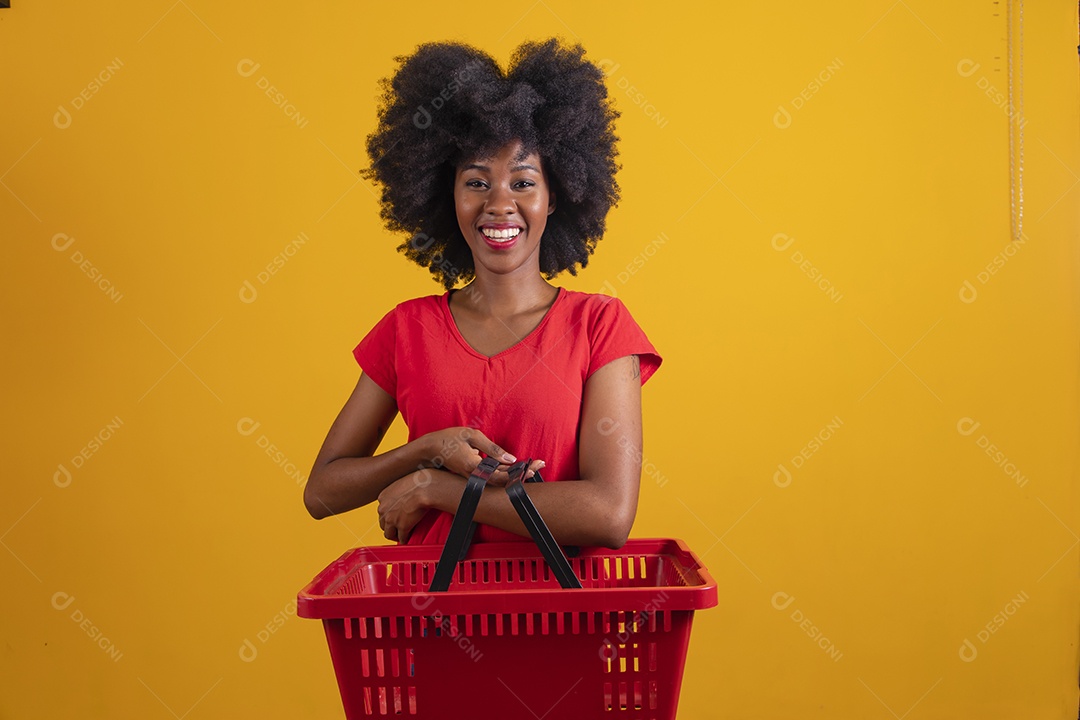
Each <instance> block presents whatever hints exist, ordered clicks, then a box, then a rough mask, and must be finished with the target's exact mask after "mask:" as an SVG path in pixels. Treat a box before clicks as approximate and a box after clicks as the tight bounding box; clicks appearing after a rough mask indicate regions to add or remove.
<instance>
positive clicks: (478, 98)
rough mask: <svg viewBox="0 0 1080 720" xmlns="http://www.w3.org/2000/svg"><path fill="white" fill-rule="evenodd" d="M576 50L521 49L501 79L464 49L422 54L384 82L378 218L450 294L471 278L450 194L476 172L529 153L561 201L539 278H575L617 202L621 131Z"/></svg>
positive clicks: (374, 137) (598, 79) (430, 46)
mask: <svg viewBox="0 0 1080 720" xmlns="http://www.w3.org/2000/svg"><path fill="white" fill-rule="evenodd" d="M584 54H585V50H584V48H582V47H581V46H580V45H574V46H566V45H563V44H561V43H560V41H559V40H558V39H555V38H552V39H549V40H546V41H544V42H525V43H523V44H522V45H520V46H519V47H518V48H517V49H516V50H515V51H514V53H513V56H512V58H511V61H510V65H509V69H508V71H507V72H505V73H504V72H503V71H502V70H501V69H500V68H499V65H498V63H496V62H495V60H493V59H492V58H491V56H490V55H488V54H486V53H484V52H482V51H480V50H478V49H476V48H474V47H470V46H468V45H465V44H461V43H456V42H447V43H426V44H423V45H420V46H419V47H418V48H417V49H416V51H415V52H414V53H413V54H412V55H409V56H401V57H397V58H395V60H396V61H397V62H398V63H400V67H399V68H398V70H397V72H396V73H395V74H394V75H393V76H392V77H390V78H387V79H384V80H383V81H382V82H381V89H382V97H381V106H380V109H379V124H378V127H377V128H376V130H375V131H374V132H373V133H372V134H371V135H369V136H368V138H367V151H368V155H369V157H370V158H371V166H370V167H369V168H366V169H364V170H362V171H361V174H362V176H363V177H365V178H368V179H370V180H374V181H375V182H376V183H377V184H378V185H380V186H381V193H382V194H381V211H380V216H381V217H382V219H383V220H384V221H385V223H386V227H387V228H388V229H389V230H391V231H392V232H403V233H405V234H407V235H408V236H409V238H408V240H406V241H405V242H403V243H402V244H401V245H400V246H399V247H398V250H399V251H400V252H402V253H404V254H405V256H406V257H407V258H409V259H410V260H412V261H413V262H416V263H417V264H419V265H420V266H422V267H426V268H428V269H429V270H430V272H431V274H432V275H433V276H434V277H435V279H436V280H437V281H439V282H440V283H442V285H443V286H445V287H446V288H447V289H450V288H452V287H453V286H454V285H455V284H456V283H457V282H458V281H464V282H468V281H469V280H471V279H472V277H473V275H474V266H473V258H472V252H471V251H470V250H469V246H468V245H467V244H466V242H465V238H464V236H463V235H462V234H461V229H460V228H459V226H458V222H457V214H456V210H455V205H454V195H453V182H454V175H455V171H456V169H457V168H458V167H459V166H460V165H462V164H464V163H465V162H468V161H469V160H472V159H476V158H483V157H490V156H491V155H494V154H495V153H496V152H497V151H498V150H499V149H500V148H501V147H503V146H505V145H506V144H507V143H509V142H513V141H515V140H519V141H521V144H522V148H523V150H524V152H525V153H526V154H527V153H530V152H535V153H536V154H537V155H538V156H539V157H540V158H541V161H542V163H543V165H544V171H545V173H546V175H547V177H548V182H549V185H550V187H551V190H552V191H553V192H554V193H555V196H556V197H557V198H558V203H557V206H556V209H555V212H554V213H552V214H551V216H549V217H548V220H547V227H546V229H545V230H544V235H543V237H542V238H541V243H540V271H541V272H542V273H544V275H545V276H546V277H547V278H548V279H551V278H553V277H555V276H556V275H558V274H559V273H561V272H562V271H564V270H567V271H569V272H570V274H571V275H576V274H577V267H578V266H579V265H580V266H581V267H584V266H585V265H586V264H587V263H588V261H589V255H590V254H592V252H593V250H594V249H595V248H596V243H597V241H598V240H599V239H600V238H601V237H602V236H603V234H604V221H605V218H606V216H607V213H608V210H609V209H610V208H611V207H612V206H613V205H615V204H616V203H617V202H618V199H619V186H618V183H617V182H616V181H615V173H616V172H617V171H618V169H619V165H618V164H617V162H616V156H617V154H618V152H617V150H616V147H615V143H616V141H617V140H618V138H617V137H616V135H615V131H614V121H615V119H616V118H618V116H619V112H618V111H617V110H616V109H615V108H614V106H613V104H612V102H611V101H610V100H609V98H608V93H607V87H606V86H605V85H604V74H603V72H602V71H601V70H600V68H599V67H597V65H595V64H593V63H592V62H590V61H588V60H586V59H585V58H584Z"/></svg>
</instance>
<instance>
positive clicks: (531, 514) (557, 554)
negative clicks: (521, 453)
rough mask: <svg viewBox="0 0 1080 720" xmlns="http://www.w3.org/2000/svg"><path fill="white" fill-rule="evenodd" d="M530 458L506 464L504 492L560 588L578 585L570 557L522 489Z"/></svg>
mask: <svg viewBox="0 0 1080 720" xmlns="http://www.w3.org/2000/svg"><path fill="white" fill-rule="evenodd" d="M530 462H531V461H529V460H524V461H522V462H517V463H514V464H513V465H511V466H510V470H509V471H508V472H509V474H510V482H508V483H507V484H506V494H507V495H509V496H510V502H511V503H512V504H513V505H514V509H515V510H517V514H518V517H520V518H521V522H522V523H524V524H525V528H526V529H527V530H528V531H529V535H531V536H532V539H533V542H535V543H536V545H537V547H539V548H540V552H541V553H543V555H544V560H546V561H547V564H548V567H550V568H551V571H552V572H553V573H555V578H556V579H557V580H558V581H559V585H561V586H562V587H564V588H567V589H570V588H580V587H581V581H580V580H579V579H578V576H577V575H576V574H575V573H574V569H573V568H572V567H570V561H569V560H567V559H566V554H565V553H563V549H562V548H561V547H559V544H558V543H557V542H555V537H554V536H553V535H552V534H551V530H549V529H548V526H547V524H546V523H545V522H544V518H542V517H540V512H539V511H538V510H537V509H536V506H535V505H533V501H532V498H530V497H529V494H528V493H527V492H525V485H524V483H523V482H522V480H521V478H522V476H523V475H524V474H525V469H526V468H527V467H529V464H530ZM542 481H543V478H541V477H540V473H534V474H533V477H531V478H529V480H528V481H526V482H542Z"/></svg>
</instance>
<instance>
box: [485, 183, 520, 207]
mask: <svg viewBox="0 0 1080 720" xmlns="http://www.w3.org/2000/svg"><path fill="white" fill-rule="evenodd" d="M513 212H514V197H513V195H512V194H511V192H510V188H508V187H505V186H504V185H502V184H494V185H492V187H491V190H490V191H489V192H488V196H487V200H486V201H485V202H484V213H485V214H487V215H510V214H511V213H513Z"/></svg>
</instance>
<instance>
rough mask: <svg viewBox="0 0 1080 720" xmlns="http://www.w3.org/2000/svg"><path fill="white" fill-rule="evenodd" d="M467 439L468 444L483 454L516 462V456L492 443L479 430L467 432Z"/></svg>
mask: <svg viewBox="0 0 1080 720" xmlns="http://www.w3.org/2000/svg"><path fill="white" fill-rule="evenodd" d="M467 440H468V443H469V444H470V445H472V446H473V447H474V448H476V449H477V450H479V451H481V452H483V453H484V454H485V455H490V456H491V457H493V458H495V459H496V460H499V461H500V462H504V463H515V462H517V458H516V457H514V456H513V455H511V454H510V453H508V452H506V451H505V450H503V449H502V448H501V447H499V446H498V445H496V444H495V443H493V442H492V441H491V440H489V439H488V437H487V436H486V435H484V433H482V432H480V431H479V430H473V431H472V432H471V433H469V436H468V438H467Z"/></svg>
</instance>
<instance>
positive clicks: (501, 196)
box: [454, 141, 555, 275]
mask: <svg viewBox="0 0 1080 720" xmlns="http://www.w3.org/2000/svg"><path fill="white" fill-rule="evenodd" d="M454 204H455V206H456V208H457V219H458V226H459V227H460V228H461V233H462V235H464V236H465V241H466V242H467V243H468V244H469V248H470V249H471V250H472V254H473V264H474V265H475V266H476V271H477V274H478V275H479V274H480V273H482V272H486V271H490V272H493V273H496V274H500V275H503V274H508V273H511V272H515V271H521V272H528V273H539V271H540V236H541V235H543V234H544V227H545V226H546V225H547V217H548V215H550V214H551V213H552V212H553V211H554V210H555V195H554V193H552V192H551V190H550V188H549V187H548V181H547V176H546V175H545V173H544V168H543V166H542V164H541V162H540V157H539V156H538V155H536V154H535V153H530V154H528V155H524V156H522V155H521V143H520V141H514V142H511V143H508V144H507V145H505V146H503V147H502V148H501V149H500V150H499V151H498V153H496V154H495V155H493V156H492V157H487V158H474V159H472V160H470V161H468V162H466V163H464V164H463V165H461V166H460V167H459V168H458V169H457V172H456V173H455V176H454Z"/></svg>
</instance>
